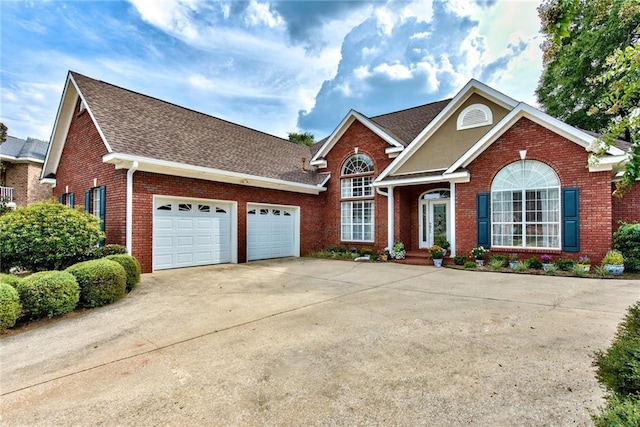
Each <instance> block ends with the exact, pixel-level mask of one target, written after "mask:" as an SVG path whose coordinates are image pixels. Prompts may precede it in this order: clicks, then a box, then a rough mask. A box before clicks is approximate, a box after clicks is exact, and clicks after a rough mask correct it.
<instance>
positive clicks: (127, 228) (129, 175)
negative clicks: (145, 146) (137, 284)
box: [125, 162, 155, 255]
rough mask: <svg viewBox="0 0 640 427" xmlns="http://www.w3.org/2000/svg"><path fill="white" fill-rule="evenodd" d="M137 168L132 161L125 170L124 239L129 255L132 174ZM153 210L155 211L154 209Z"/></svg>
mask: <svg viewBox="0 0 640 427" xmlns="http://www.w3.org/2000/svg"><path fill="white" fill-rule="evenodd" d="M137 169H138V162H133V164H132V165H131V167H130V168H129V170H128V171H127V196H126V197H127V204H126V213H125V216H126V220H125V236H126V237H125V240H126V246H127V253H128V254H129V255H131V253H132V250H133V174H134V173H135V171H136V170H137ZM154 212H155V211H154Z"/></svg>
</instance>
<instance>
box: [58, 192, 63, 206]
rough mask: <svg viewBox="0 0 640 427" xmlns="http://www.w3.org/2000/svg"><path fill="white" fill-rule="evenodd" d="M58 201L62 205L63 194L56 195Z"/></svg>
mask: <svg viewBox="0 0 640 427" xmlns="http://www.w3.org/2000/svg"><path fill="white" fill-rule="evenodd" d="M58 201H59V202H60V204H61V205H64V194H61V195H59V196H58Z"/></svg>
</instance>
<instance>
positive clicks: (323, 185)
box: [318, 173, 331, 190]
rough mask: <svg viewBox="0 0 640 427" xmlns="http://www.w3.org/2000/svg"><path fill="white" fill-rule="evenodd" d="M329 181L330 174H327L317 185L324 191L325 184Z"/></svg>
mask: <svg viewBox="0 0 640 427" xmlns="http://www.w3.org/2000/svg"><path fill="white" fill-rule="evenodd" d="M330 179H331V174H330V173H328V174H327V176H326V177H325V178H324V179H323V180H322V182H321V183H320V184H318V185H319V186H320V187H322V188H324V189H325V190H326V185H327V182H329V180H330Z"/></svg>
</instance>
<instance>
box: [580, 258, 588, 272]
mask: <svg viewBox="0 0 640 427" xmlns="http://www.w3.org/2000/svg"><path fill="white" fill-rule="evenodd" d="M578 268H579V269H580V270H582V271H584V272H585V273H588V272H589V270H590V269H591V260H590V259H589V257H588V256H581V257H580V258H578Z"/></svg>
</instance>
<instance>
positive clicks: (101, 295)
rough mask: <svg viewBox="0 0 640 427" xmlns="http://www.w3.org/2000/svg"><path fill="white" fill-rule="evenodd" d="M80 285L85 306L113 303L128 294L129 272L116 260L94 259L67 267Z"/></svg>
mask: <svg viewBox="0 0 640 427" xmlns="http://www.w3.org/2000/svg"><path fill="white" fill-rule="evenodd" d="M66 271H67V272H69V273H71V274H72V275H73V276H74V277H75V278H76V280H77V281H78V285H80V303H81V304H82V305H83V306H85V307H100V306H103V305H107V304H111V303H113V302H115V301H117V300H119V299H120V298H122V297H123V296H124V295H125V294H126V290H127V273H126V272H125V271H124V268H123V267H122V266H121V265H120V264H118V263H117V262H116V261H112V260H109V259H104V258H103V259H94V260H91V261H84V262H81V263H78V264H74V265H72V266H71V267H69V268H67V269H66Z"/></svg>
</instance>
